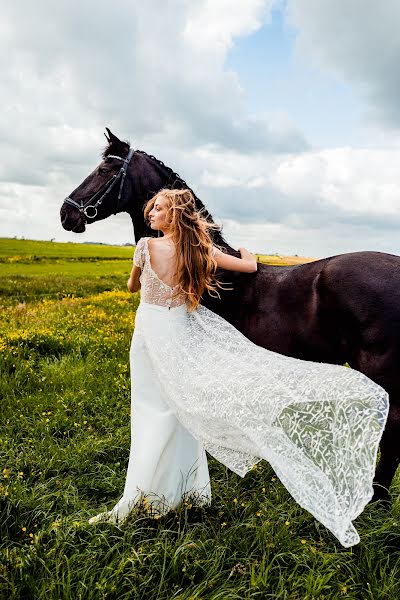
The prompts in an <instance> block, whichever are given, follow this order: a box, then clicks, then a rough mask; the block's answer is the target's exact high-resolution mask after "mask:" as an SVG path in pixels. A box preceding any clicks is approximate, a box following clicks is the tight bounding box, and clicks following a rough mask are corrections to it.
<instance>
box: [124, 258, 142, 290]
mask: <svg viewBox="0 0 400 600" xmlns="http://www.w3.org/2000/svg"><path fill="white" fill-rule="evenodd" d="M141 272H142V270H141V268H140V267H137V266H136V265H133V267H132V271H131V274H130V276H129V279H128V283H127V287H128V290H129V291H130V292H132V294H134V293H135V292H138V291H139V290H140V281H139V277H140V273H141Z"/></svg>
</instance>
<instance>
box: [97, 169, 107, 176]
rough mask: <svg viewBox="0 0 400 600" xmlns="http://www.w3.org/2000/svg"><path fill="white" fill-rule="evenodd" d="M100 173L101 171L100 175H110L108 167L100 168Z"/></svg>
mask: <svg viewBox="0 0 400 600" xmlns="http://www.w3.org/2000/svg"><path fill="white" fill-rule="evenodd" d="M99 173H100V175H108V169H103V168H100V169H99Z"/></svg>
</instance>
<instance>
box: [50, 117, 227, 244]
mask: <svg viewBox="0 0 400 600" xmlns="http://www.w3.org/2000/svg"><path fill="white" fill-rule="evenodd" d="M106 130H107V132H108V136H107V135H106V138H107V142H108V145H107V147H106V148H105V150H104V151H103V154H102V161H101V163H100V164H99V165H98V166H97V167H96V168H95V170H94V171H93V172H92V173H91V174H90V175H89V176H88V177H86V179H84V181H82V183H81V184H80V185H79V186H78V187H77V188H76V189H75V190H74V191H73V192H72V193H71V194H70V195H69V196H68V197H67V198H66V199H65V200H64V202H63V205H62V206H61V210H60V216H61V223H62V226H63V227H64V229H66V230H67V231H73V232H74V233H82V232H83V231H85V228H86V224H88V225H90V223H94V222H95V221H100V220H101V219H106V218H107V217H109V216H110V215H111V214H116V213H119V212H127V213H129V214H130V216H131V218H132V222H133V227H134V232H135V240H139V239H140V238H141V237H142V236H153V235H154V231H153V230H152V229H151V227H150V225H149V224H148V223H146V222H145V220H144V216H143V211H144V208H145V206H146V204H147V202H148V200H149V199H150V198H152V197H153V196H154V195H155V194H156V193H157V192H158V191H159V190H160V189H162V188H164V187H168V188H178V189H183V188H188V189H190V188H189V186H188V185H187V183H186V182H185V181H184V180H183V179H182V178H181V177H180V176H179V175H178V174H177V173H175V172H174V171H173V170H172V169H171V168H170V167H167V166H166V165H165V164H164V163H163V162H162V161H160V160H158V159H157V158H155V157H154V156H152V155H149V154H147V153H146V152H144V151H143V150H135V151H133V150H132V149H131V147H130V144H129V143H128V142H123V141H121V140H119V139H118V138H117V136H115V135H114V134H113V133H111V131H110V130H109V129H108V128H107V127H106ZM191 191H192V192H193V190H191ZM193 195H194V197H195V200H196V205H197V208H198V209H199V210H200V209H202V210H203V211H204V215H205V216H206V218H207V219H209V220H210V221H211V222H213V219H212V216H211V215H210V214H209V213H208V211H207V210H206V209H205V207H204V204H203V203H202V202H201V200H200V199H199V198H198V197H197V196H196V194H195V193H194V192H193ZM214 240H215V241H218V243H219V244H220V245H224V246H226V247H228V248H229V245H228V244H227V243H226V241H225V240H224V238H223V237H222V235H221V233H220V232H214Z"/></svg>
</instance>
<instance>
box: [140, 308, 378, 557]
mask: <svg viewBox="0 0 400 600" xmlns="http://www.w3.org/2000/svg"><path fill="white" fill-rule="evenodd" d="M134 335H138V336H139V335H140V336H141V337H142V340H143V344H144V347H145V349H146V352H147V355H148V357H149V360H150V363H151V365H152V368H153V373H154V378H155V379H156V380H157V381H158V385H159V386H160V389H162V393H163V394H164V395H165V398H166V399H167V401H168V405H169V406H170V407H171V408H172V410H173V412H174V414H175V415H176V417H177V418H178V419H179V421H180V423H182V425H183V426H184V427H185V428H187V430H188V431H189V432H190V433H191V434H192V436H193V437H194V438H195V439H196V440H198V441H199V442H201V443H202V444H203V445H204V448H205V449H206V450H207V451H208V452H209V453H210V454H211V455H212V456H214V457H215V458H216V459H217V460H219V461H220V462H221V463H223V464H224V465H226V466H227V467H229V468H230V469H231V470H232V471H234V472H235V473H237V474H238V475H240V476H241V477H244V475H245V474H246V473H247V472H248V471H249V470H250V469H251V468H252V467H253V465H254V464H255V463H257V462H259V461H260V460H262V459H266V460H267V461H268V462H269V463H270V464H271V465H272V467H273V469H274V470H275V472H276V474H277V475H278V477H279V478H280V480H281V481H282V483H283V484H284V485H285V486H286V488H287V489H288V491H289V492H290V493H291V495H292V496H293V498H295V500H296V501H297V502H298V503H299V504H300V505H301V506H302V507H303V508H305V509H307V510H308V511H309V512H310V513H312V514H313V515H314V516H315V518H316V519H318V520H319V521H320V522H321V523H323V524H324V525H325V526H326V527H327V528H328V529H329V530H330V531H331V532H332V533H333V534H334V535H335V536H336V537H337V538H338V539H339V541H340V542H341V544H342V545H343V546H345V547H349V546H352V545H354V544H356V543H357V542H358V541H359V536H358V533H357V531H356V530H355V528H354V526H353V524H352V522H351V521H352V520H353V519H355V518H356V517H357V516H358V515H359V514H360V513H361V512H362V510H363V508H364V507H365V505H366V504H367V502H368V501H369V500H370V499H371V497H372V493H373V489H372V481H373V477H374V473H375V466H376V457H377V451H378V446H379V441H380V438H381V436H382V433H383V430H384V427H385V423H386V419H387V414H388V409H389V401H388V394H387V392H386V391H385V390H384V389H383V388H382V387H380V386H379V385H377V384H376V383H374V382H373V381H371V380H370V379H369V378H368V377H366V376H365V375H363V374H362V373H360V372H358V371H355V370H352V369H350V368H347V367H344V366H339V365H331V364H326V363H316V362H311V361H302V360H299V359H296V358H293V357H288V356H284V355H281V354H277V353H275V352H271V351H269V350H266V349H265V348H261V347H260V346H257V345H256V344H253V343H252V342H251V341H250V340H249V339H248V338H246V337H245V336H244V335H243V334H242V333H240V332H239V331H238V330H237V329H236V328H235V327H233V326H232V325H231V324H230V323H228V322H227V321H226V320H225V319H223V318H222V317H220V316H219V315H217V314H216V313H213V312H212V311H210V310H209V309H207V308H206V307H205V306H203V305H200V306H199V307H198V309H197V310H196V311H194V312H192V313H189V312H188V311H187V310H186V307H185V306H184V305H181V306H177V307H174V308H171V309H169V308H168V307H166V306H158V305H156V304H151V303H147V302H143V300H142V301H141V303H140V305H139V308H138V310H137V313H136V322H135V333H134Z"/></svg>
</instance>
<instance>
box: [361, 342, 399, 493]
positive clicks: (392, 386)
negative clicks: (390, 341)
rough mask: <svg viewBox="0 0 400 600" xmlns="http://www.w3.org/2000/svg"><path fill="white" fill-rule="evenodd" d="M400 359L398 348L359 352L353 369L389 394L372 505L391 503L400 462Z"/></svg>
mask: <svg viewBox="0 0 400 600" xmlns="http://www.w3.org/2000/svg"><path fill="white" fill-rule="evenodd" d="M399 355H400V352H398V351H397V345H396V351H394V348H393V347H392V348H390V349H389V350H386V351H382V352H377V351H375V352H372V351H366V350H364V351H359V353H358V355H357V356H355V357H353V360H351V361H349V363H350V365H351V366H352V367H353V368H355V369H357V370H358V371H361V372H362V373H364V375H367V377H369V378H370V379H372V380H373V381H375V382H376V383H378V384H379V385H381V386H382V387H383V388H384V389H385V390H386V391H387V392H388V394H389V400H390V408H389V415H388V419H387V422H386V426H385V429H384V431H383V434H382V439H381V443H380V446H379V449H380V458H379V462H378V466H377V468H376V471H375V477H374V496H373V498H372V501H375V500H382V501H389V488H390V484H391V483H392V479H393V477H394V475H395V473H396V469H397V466H398V464H399V459H400V379H399V369H398V364H399Z"/></svg>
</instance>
